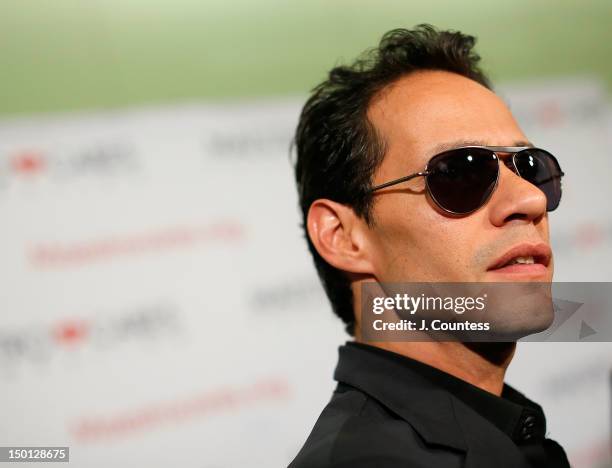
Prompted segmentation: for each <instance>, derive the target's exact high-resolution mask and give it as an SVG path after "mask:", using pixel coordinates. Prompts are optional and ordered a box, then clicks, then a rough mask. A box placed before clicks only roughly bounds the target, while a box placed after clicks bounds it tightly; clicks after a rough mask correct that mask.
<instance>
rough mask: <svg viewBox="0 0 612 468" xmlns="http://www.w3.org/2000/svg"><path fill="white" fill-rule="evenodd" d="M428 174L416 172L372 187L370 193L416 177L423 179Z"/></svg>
mask: <svg viewBox="0 0 612 468" xmlns="http://www.w3.org/2000/svg"><path fill="white" fill-rule="evenodd" d="M428 174H429V172H427V171H426V172H416V173H414V174H410V175H408V176H406V177H401V178H399V179H395V180H392V181H390V182H385V183H384V184H380V185H376V186H375V187H372V188H371V189H370V192H375V191H377V190H380V189H384V188H387V187H391V186H392V185H397V184H401V183H402V182H406V181H408V180H411V179H414V178H416V177H425V176H427V175H428Z"/></svg>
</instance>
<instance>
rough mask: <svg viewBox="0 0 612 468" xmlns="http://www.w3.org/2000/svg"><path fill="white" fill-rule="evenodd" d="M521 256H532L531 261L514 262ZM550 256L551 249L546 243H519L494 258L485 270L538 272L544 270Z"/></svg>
mask: <svg viewBox="0 0 612 468" xmlns="http://www.w3.org/2000/svg"><path fill="white" fill-rule="evenodd" d="M519 257H522V258H523V259H525V258H529V257H531V258H533V263H514V261H515V260H516V259H517V258H519ZM551 258H552V251H551V249H550V247H549V246H548V245H547V244H544V243H538V244H519V245H516V246H514V247H512V248H511V249H510V250H508V251H507V252H506V253H504V254H503V255H502V256H500V257H499V258H498V259H497V260H495V261H494V262H493V263H492V264H491V265H490V266H489V268H487V271H492V270H493V271H503V272H507V273H514V272H516V273H520V272H525V273H527V272H531V271H532V272H538V271H540V272H541V271H546V269H547V268H548V265H549V264H550V259H551Z"/></svg>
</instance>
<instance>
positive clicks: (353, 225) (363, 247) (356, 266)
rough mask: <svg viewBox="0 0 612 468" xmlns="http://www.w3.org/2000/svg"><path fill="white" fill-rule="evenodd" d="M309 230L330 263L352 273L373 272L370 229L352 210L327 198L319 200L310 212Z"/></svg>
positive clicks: (318, 248) (322, 254)
mask: <svg viewBox="0 0 612 468" xmlns="http://www.w3.org/2000/svg"><path fill="white" fill-rule="evenodd" d="M306 227H307V230H308V236H309V237H310V239H311V241H312V243H313V244H314V246H315V248H316V249H317V252H318V253H319V255H321V257H323V259H324V260H325V261H326V262H327V263H329V264H330V265H332V266H334V267H336V268H338V269H340V270H343V271H347V272H350V273H366V274H368V273H370V274H372V273H373V271H372V263H371V261H370V256H371V254H372V252H371V249H369V248H368V247H367V242H368V238H367V236H366V233H365V230H366V229H367V226H366V223H365V221H364V220H363V219H361V218H360V217H359V216H357V214H355V212H354V211H353V209H352V208H351V207H348V206H346V205H343V204H341V203H337V202H334V201H332V200H327V199H319V200H315V201H314V202H313V203H312V205H310V209H309V210H308V217H307V221H306Z"/></svg>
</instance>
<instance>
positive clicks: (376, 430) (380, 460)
mask: <svg viewBox="0 0 612 468" xmlns="http://www.w3.org/2000/svg"><path fill="white" fill-rule="evenodd" d="M372 466H385V468H395V467H398V468H399V467H426V466H427V467H430V466H440V467H459V466H461V456H459V454H457V453H454V452H449V451H447V450H441V449H437V448H434V447H430V446H427V445H426V444H425V442H424V441H423V439H422V438H421V437H420V435H419V434H418V432H416V431H415V429H414V428H413V427H412V426H411V425H410V424H409V423H408V422H407V421H405V420H404V419H402V418H400V417H399V416H397V415H395V414H394V413H393V412H391V411H390V410H389V409H387V408H386V407H385V406H384V405H382V404H381V403H380V402H378V401H377V400H375V399H373V398H371V397H369V396H368V395H366V394H364V393H363V392H361V391H359V390H358V389H355V388H353V387H350V386H345V385H342V384H340V385H339V386H338V388H337V389H336V391H335V392H334V394H333V396H332V398H331V401H330V402H329V403H328V404H327V406H326V407H325V408H324V410H323V411H322V413H321V415H320V416H319V418H318V420H317V422H316V423H315V425H314V427H313V429H312V431H311V433H310V435H309V436H308V439H307V440H306V442H305V444H304V446H303V447H302V449H301V450H300V452H299V453H298V455H297V457H296V458H295V460H294V461H293V462H292V463H291V465H290V466H289V467H290V468H345V467H346V468H348V467H351V468H361V467H368V468H370V467H372Z"/></svg>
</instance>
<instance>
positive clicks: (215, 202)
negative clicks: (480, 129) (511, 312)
mask: <svg viewBox="0 0 612 468" xmlns="http://www.w3.org/2000/svg"><path fill="white" fill-rule="evenodd" d="M424 22H427V23H431V24H434V25H436V26H438V27H440V28H452V29H458V30H461V31H463V32H465V33H469V34H472V35H475V36H477V37H478V47H477V48H478V51H479V52H480V54H481V56H482V58H483V66H484V68H485V69H486V70H487V71H488V72H489V74H490V76H491V77H492V79H493V81H494V83H496V84H497V85H498V86H497V90H498V92H499V93H500V94H501V95H502V96H503V97H504V98H505V99H506V100H507V101H508V102H509V104H510V106H511V108H512V110H513V111H514V113H515V115H516V116H517V118H518V119H519V122H520V123H521V125H522V127H523V129H524V130H525V132H526V133H527V135H528V136H529V137H530V139H531V140H532V141H533V142H535V143H536V144H537V145H538V146H542V147H545V148H548V149H550V150H551V151H552V152H553V153H554V154H556V155H557V156H558V158H559V160H560V162H561V165H562V167H563V169H564V171H565V173H566V174H567V176H566V178H565V179H564V200H563V203H562V204H561V207H560V208H559V209H558V210H557V211H555V212H554V213H553V214H552V215H551V225H552V242H553V246H554V249H555V255H556V260H555V262H556V280H557V281H596V282H609V281H612V211H611V209H610V200H612V186H611V184H610V174H611V173H612V171H611V169H612V164H611V163H610V147H611V145H612V132H611V130H612V106H611V101H610V89H611V87H612V60H611V57H612V47H611V44H612V28H610V25H611V24H612V3H610V2H609V1H586V0H583V1H580V2H579V1H566V0H560V1H552V0H549V1H538V2H534V1H525V0H515V1H513V2H501V1H498V2H490V1H483V0H473V1H470V2H455V1H450V0H449V1H430V0H428V1H425V0H418V1H406V0H403V1H395V0H393V1H392V0H379V1H377V2H368V1H364V0H351V1H348V0H336V1H334V2H329V1H323V0H311V1H309V2H297V1H280V0H259V1H258V2H252V1H246V0H237V1H233V2H227V1H216V0H204V1H203V0H200V1H195V0H173V1H168V0H165V1H161V0H148V1H146V2H145V1H142V0H122V1H119V0H104V1H103V0H89V1H87V2H85V1H77V0H72V1H70V0H58V1H55V2H46V1H42V0H20V1H17V0H3V1H2V2H1V3H0V24H1V27H0V84H1V86H0V219H2V224H1V228H0V241H1V242H0V259H1V261H0V284H1V286H0V395H2V398H1V399H0V414H1V415H2V417H1V418H0V445H3V446H8V445H46V446H51V445H61V446H70V447H71V454H70V456H71V464H72V465H73V466H79V467H81V466H83V467H107V466H110V465H111V464H112V466H126V467H132V466H147V467H158V466H159V467H161V466H169V465H170V464H172V465H181V466H185V467H199V468H229V467H239V466H250V467H253V468H255V467H262V468H264V467H265V468H268V467H272V466H286V465H287V463H288V462H289V461H290V460H291V459H292V458H293V456H294V455H295V454H296V453H297V451H298V450H299V448H300V447H301V445H302V443H303V442H304V440H305V438H306V436H307V435H308V433H309V432H310V429H311V427H312V425H313V424H314V421H315V420H316V418H317V416H318V414H319V412H320V411H321V409H322V408H323V405H324V404H325V403H326V402H327V401H328V399H329V397H330V392H331V391H332V389H333V387H334V383H333V381H332V372H333V369H334V365H335V361H336V357H337V347H338V345H340V344H341V343H343V341H344V340H346V339H347V338H348V336H347V335H345V333H344V331H343V327H342V326H341V323H340V321H339V320H337V319H335V317H334V316H333V314H332V312H331V310H330V307H329V305H328V303H327V301H326V298H325V297H324V295H323V293H322V289H321V287H320V285H319V282H318V279H317V277H316V274H315V271H314V267H313V266H312V261H311V259H310V257H309V254H308V252H307V249H306V243H305V241H304V239H303V235H302V233H301V231H300V228H299V222H300V220H299V216H298V210H297V198H296V195H295V187H294V183H293V178H292V171H291V164H290V160H289V143H290V140H291V137H292V132H293V130H294V127H295V124H296V121H297V115H298V113H299V110H300V108H301V105H302V104H303V103H304V101H305V98H306V96H307V94H308V91H309V90H310V89H311V88H312V87H313V86H314V85H316V84H317V83H318V82H319V81H321V80H322V79H323V78H324V77H325V74H326V72H327V71H328V70H329V69H330V68H331V67H333V66H334V65H336V64H339V63H343V62H349V61H351V60H352V59H353V58H354V57H355V56H356V55H357V54H358V53H359V52H360V51H362V50H364V49H366V48H369V47H372V46H374V45H375V44H376V43H377V41H378V40H379V38H380V36H381V35H382V34H383V33H384V32H386V31H387V30H389V29H393V28H396V27H412V26H414V25H416V24H419V23H424ZM579 341H585V342H576V343H521V344H519V349H518V353H517V356H516V359H515V361H514V363H513V365H512V366H511V368H510V372H509V375H508V382H509V383H511V384H512V385H514V386H515V387H518V388H519V389H520V390H522V391H523V392H525V393H526V394H527V395H528V396H529V397H530V398H532V399H534V400H535V401H537V402H539V403H540V404H542V406H543V407H544V410H545V412H546V414H547V418H548V423H549V426H548V432H549V436H550V437H552V438H554V439H556V440H557V441H559V442H560V443H561V444H562V445H563V446H564V447H565V448H566V451H567V452H568V454H569V457H570V460H571V461H572V463H573V466H575V467H603V466H610V451H609V450H610V418H611V413H612V410H611V405H610V402H611V398H612V396H611V374H610V370H611V368H612V345H611V344H610V343H598V342H597V334H596V333H595V334H593V335H589V336H588V337H585V338H584V339H583V340H579Z"/></svg>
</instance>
